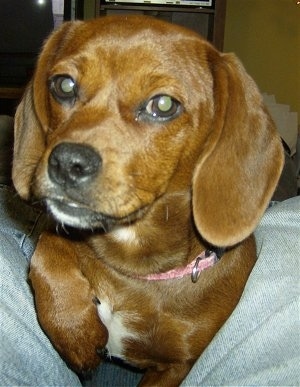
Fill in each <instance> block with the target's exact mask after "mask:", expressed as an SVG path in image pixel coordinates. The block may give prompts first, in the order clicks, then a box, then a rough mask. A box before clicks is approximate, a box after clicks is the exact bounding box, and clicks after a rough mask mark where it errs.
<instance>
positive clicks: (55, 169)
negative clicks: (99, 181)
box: [48, 143, 101, 188]
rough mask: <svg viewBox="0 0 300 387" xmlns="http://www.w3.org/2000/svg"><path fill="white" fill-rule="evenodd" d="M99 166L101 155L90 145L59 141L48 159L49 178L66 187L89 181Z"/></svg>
mask: <svg viewBox="0 0 300 387" xmlns="http://www.w3.org/2000/svg"><path fill="white" fill-rule="evenodd" d="M100 167H101V157H100V156H99V154H98V153H97V152H96V151H95V150H94V149H93V148H92V147H90V146H87V145H81V144H73V143H61V144H59V145H57V146H56V147H55V148H54V149H53V150H52V152H51V154H50V157H49V160H48V173H49V177H50V179H51V180H52V181H53V182H54V183H56V184H59V185H63V186H65V187H67V188H70V187H77V186H80V185H81V184H83V183H88V182H90V181H91V180H92V179H93V178H94V177H95V175H96V174H97V173H98V171H99V169H100Z"/></svg>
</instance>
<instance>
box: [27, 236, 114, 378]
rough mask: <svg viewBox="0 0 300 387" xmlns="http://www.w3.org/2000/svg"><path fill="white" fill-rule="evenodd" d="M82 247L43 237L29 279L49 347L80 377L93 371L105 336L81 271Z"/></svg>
mask: <svg viewBox="0 0 300 387" xmlns="http://www.w3.org/2000/svg"><path fill="white" fill-rule="evenodd" d="M82 254H85V256H86V255H91V254H92V252H91V251H90V250H89V248H88V247H87V246H86V245H84V244H83V243H79V242H73V241H69V240H66V239H64V238H62V237H59V236H57V235H53V234H50V233H44V234H42V235H41V238H40V240H39V242H38V245H37V248H36V250H35V252H34V255H33V257H32V261H31V266H30V274H29V279H30V281H31V284H32V288H33V290H34V295H35V304H36V310H37V315H38V319H39V322H40V325H41V326H42V328H43V330H44V331H45V333H46V334H47V336H48V337H49V338H50V340H51V342H52V344H53V345H54V347H55V348H56V349H57V351H58V352H59V353H60V354H61V356H62V357H63V358H64V359H65V360H66V361H67V362H68V363H69V365H70V366H71V367H72V368H73V369H74V370H75V371H76V372H79V373H82V372H86V371H89V370H91V369H93V368H94V367H96V366H97V365H98V364H99V363H100V361H101V358H100V356H99V355H98V353H99V352H101V349H103V348H104V347H105V345H106V343H107V338H108V333H107V330H106V328H105V326H104V325H103V324H102V323H101V321H100V319H99V317H98V315H97V309H96V305H95V295H94V293H93V289H92V288H91V285H90V283H89V282H88V280H87V279H86V278H85V277H84V276H83V274H82V272H81V270H80V257H81V256H82Z"/></svg>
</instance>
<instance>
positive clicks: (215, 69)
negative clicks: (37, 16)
mask: <svg viewBox="0 0 300 387" xmlns="http://www.w3.org/2000/svg"><path fill="white" fill-rule="evenodd" d="M57 74H64V75H66V74H69V75H70V76H72V78H73V79H75V80H76V83H77V85H78V91H77V95H76V100H75V101H74V103H73V104H69V105H66V104H64V103H60V102H58V101H57V100H55V99H54V98H53V96H52V95H51V93H50V91H49V87H48V85H49V79H51V78H52V77H53V76H54V75H57ZM156 95H170V96H172V97H173V98H175V99H176V100H177V101H179V102H180V104H181V106H182V110H181V112H180V113H179V114H178V115H177V116H176V117H175V116H174V118H173V119H169V120H166V121H163V122H157V121H155V122H153V121H149V120H145V119H143V118H141V116H140V115H139V109H141V106H143V104H145V103H147V101H149V100H150V99H151V98H153V97H154V96H156ZM65 143H68V144H81V145H85V146H87V147H89V148H92V149H93V150H94V152H95V153H96V154H97V155H99V156H100V157H101V162H102V164H101V168H100V170H99V171H98V172H97V174H96V175H95V176H94V177H93V179H90V180H89V181H88V183H87V184H85V185H80V186H78V187H77V189H76V190H75V189H71V188H66V187H64V186H63V185H61V186H60V185H59V184H58V183H57V182H54V181H52V180H51V177H49V158H50V157H51V154H52V152H53V150H54V149H55V148H56V147H57V146H58V145H59V144H65ZM282 164H283V155H282V149H281V143H280V139H279V137H278V135H277V133H276V130H275V128H274V125H273V122H272V120H271V119H270V117H269V115H268V113H267V112H266V110H265V108H264V106H263V103H262V99H261V96H260V93H259V91H258V89H257V87H256V85H255V83H254V82H253V80H252V79H251V78H250V77H249V76H248V75H247V73H246V72H245V70H244V68H243V67H242V65H241V63H240V62H239V61H238V59H237V58H236V57H235V56H234V55H232V54H222V53H220V52H218V51H217V50H216V49H215V48H213V47H212V46H211V45H210V44H209V43H207V42H206V41H205V40H203V39H202V38H201V37H199V36H198V35H196V34H195V33H193V32H191V31H188V30H185V29H183V28H181V27H178V26H175V25H170V24H166V23H163V22H160V21H158V20H156V19H151V18H146V17H138V16H134V17H133V16H132V17H126V18H118V17H107V18H100V19H97V20H93V21H88V22H74V23H66V24H64V25H63V27H62V28H60V29H59V30H58V31H56V32H54V33H53V34H52V35H51V36H50V38H49V39H48V41H47V42H46V43H45V46H44V48H43V51H42V53H41V56H40V58H39V61H38V65H37V69H36V72H35V75H34V77H33V80H32V82H31V83H30V84H29V86H28V88H27V90H26V92H25V95H24V98H23V100H22V102H21V104H20V106H19V107H18V110H17V114H16V120H15V150H14V163H13V180H14V184H15V187H16V189H17V191H18V192H19V194H20V195H21V196H22V197H23V198H26V199H30V198H35V200H36V199H38V200H42V201H46V202H47V200H50V201H51V200H53V199H54V200H55V201H56V202H61V203H63V204H64V205H65V204H70V203H71V204H72V206H73V207H74V206H75V204H76V208H77V207H80V211H82V212H84V213H85V212H86V213H87V214H91V213H92V214H101V216H100V218H101V221H102V223H103V227H104V228H105V231H100V230H99V226H101V224H100V223H101V222H100V221H98V223H97V222H96V223H95V222H94V220H91V221H90V230H85V231H84V232H83V233H82V235H81V236H80V239H79V240H72V239H71V238H68V237H64V236H59V235H56V234H55V232H51V231H49V232H47V233H44V234H43V235H42V236H41V239H40V241H39V243H38V246H37V249H36V251H35V253H34V256H33V258H32V262H31V269H30V279H31V283H32V286H33V289H34V292H35V301H36V308H37V313H38V317H39V321H40V323H41V325H42V327H43V329H44V330H45V332H46V333H47V335H48V336H49V337H50V339H51V340H52V342H53V344H54V346H55V347H56V348H57V349H58V351H59V352H60V353H61V354H62V356H63V357H64V358H65V359H66V360H67V361H68V362H69V364H70V365H71V366H72V367H73V368H74V369H75V370H76V371H79V372H81V371H85V370H88V369H91V368H94V367H95V366H96V365H97V364H98V363H99V362H100V357H99V355H98V353H97V349H100V350H101V349H103V348H104V347H105V346H106V345H107V340H108V335H113V333H114V332H110V331H109V329H108V331H107V328H106V327H105V324H104V323H105V322H102V321H101V320H100V318H98V315H97V306H96V304H97V300H99V301H100V302H101V303H103V305H104V303H107V304H108V305H110V308H111V313H112V318H114V319H117V318H120V319H121V320H122V325H123V327H124V328H125V329H126V330H127V331H129V332H131V333H134V334H132V335H131V336H130V337H129V336H128V337H127V338H124V339H123V341H122V357H123V358H124V359H125V361H127V362H129V363H131V364H133V365H135V366H137V367H141V368H145V369H147V371H146V373H145V375H144V377H143V379H142V381H141V384H142V385H144V386H146V385H150V386H154V385H160V386H175V385H179V384H180V382H181V381H182V380H183V379H184V377H185V376H186V375H187V373H188V372H189V370H190V368H191V367H192V365H193V363H194V362H195V361H196V359H197V358H198V357H199V356H200V354H201V353H202V351H203V350H204V349H205V348H206V346H207V345H208V344H209V342H210V341H211V340H212V338H213V337H214V335H215V334H216V332H217V331H218V330H219V329H220V327H221V326H222V325H223V323H224V322H225V321H226V319H227V318H228V317H229V315H230V314H231V312H232V311H233V309H234V308H235V306H236V304H237V303H238V301H239V299H240V297H241V294H242V291H243V289H244V286H245V283H246V281H247V278H248V276H249V274H250V272H251V270H252V267H253V265H254V263H255V259H256V251H255V242H254V238H253V235H252V232H253V230H254V229H255V227H256V225H257V224H258V222H259V220H260V218H261V216H262V214H263V212H264V210H265V208H266V206H267V204H268V202H269V200H270V198H271V196H272V193H273V191H274V189H275V187H276V184H277V181H278V179H279V175H280V173H281V168H282ZM50 209H51V206H50ZM74 211H75V210H74ZM56 217H57V219H58V221H60V222H62V223H65V220H64V219H65V218H64V217H63V218H60V215H57V214H56ZM66 223H68V222H66ZM71 223H72V222H71ZM71 226H72V224H71ZM76 227H79V226H78V224H77V225H76ZM79 228H80V227H79ZM85 228H89V227H85ZM212 245H214V246H219V247H224V248H226V252H225V254H224V255H223V257H222V258H221V260H220V261H219V262H218V263H217V264H216V265H215V266H214V267H212V268H210V269H207V270H205V271H203V272H202V273H201V275H200V279H199V280H198V282H197V283H195V284H194V283H192V282H191V279H190V277H189V276H186V277H184V278H182V279H172V280H163V281H147V280H144V279H141V278H138V277H139V276H145V275H147V274H149V273H157V272H164V271H167V270H170V269H173V268H176V267H181V266H185V265H187V264H188V263H189V262H191V261H193V259H194V258H195V257H196V256H197V255H198V254H199V253H200V252H202V251H203V250H206V249H208V248H210V247H211V246H212Z"/></svg>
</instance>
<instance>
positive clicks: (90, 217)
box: [46, 198, 147, 232]
mask: <svg viewBox="0 0 300 387" xmlns="http://www.w3.org/2000/svg"><path fill="white" fill-rule="evenodd" d="M46 204H47V207H48V209H49V210H50V212H51V214H52V215H53V216H54V218H55V219H56V220H57V221H58V222H60V223H62V224H64V225H68V226H71V227H74V228H79V229H91V230H94V229H97V228H101V229H103V230H104V231H106V232H107V231H110V230H111V229H112V228H113V227H114V226H117V225H120V224H128V225H129V224H132V223H133V222H135V221H136V220H137V219H139V218H140V217H141V216H142V215H143V214H144V213H145V211H146V210H147V208H146V207H144V208H140V209H138V210H136V211H134V212H132V213H130V214H128V215H126V216H123V217H116V216H112V215H109V214H103V213H100V212H97V211H94V210H91V209H90V208H88V207H86V206H84V205H82V204H79V203H75V202H66V201H62V200H58V199H49V198H48V199H46Z"/></svg>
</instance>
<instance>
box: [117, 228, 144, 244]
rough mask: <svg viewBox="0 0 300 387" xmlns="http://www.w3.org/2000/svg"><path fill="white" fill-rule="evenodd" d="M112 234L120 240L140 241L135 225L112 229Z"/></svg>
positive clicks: (128, 241) (127, 241) (130, 242)
mask: <svg viewBox="0 0 300 387" xmlns="http://www.w3.org/2000/svg"><path fill="white" fill-rule="evenodd" d="M112 235H113V236H114V238H115V239H116V240H117V241H119V242H125V243H129V244H132V243H135V244H137V243H138V238H137V235H136V232H135V230H134V228H133V227H118V228H116V229H115V230H114V231H112Z"/></svg>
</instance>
